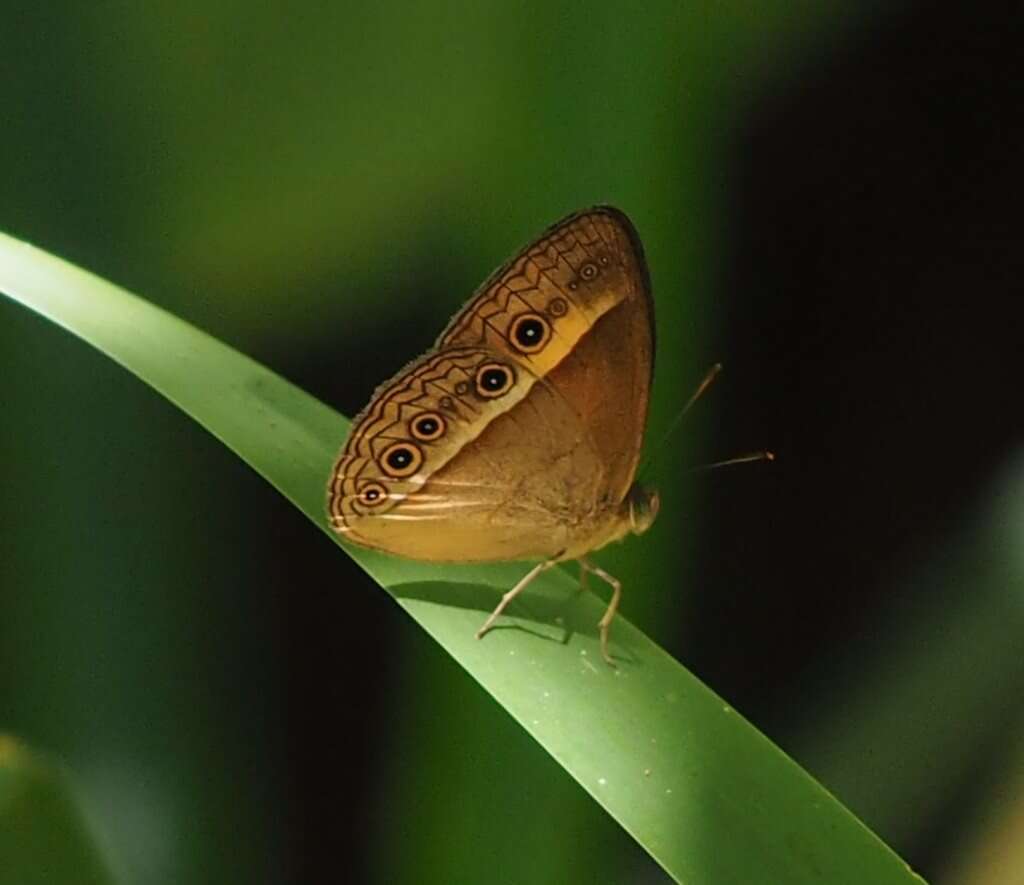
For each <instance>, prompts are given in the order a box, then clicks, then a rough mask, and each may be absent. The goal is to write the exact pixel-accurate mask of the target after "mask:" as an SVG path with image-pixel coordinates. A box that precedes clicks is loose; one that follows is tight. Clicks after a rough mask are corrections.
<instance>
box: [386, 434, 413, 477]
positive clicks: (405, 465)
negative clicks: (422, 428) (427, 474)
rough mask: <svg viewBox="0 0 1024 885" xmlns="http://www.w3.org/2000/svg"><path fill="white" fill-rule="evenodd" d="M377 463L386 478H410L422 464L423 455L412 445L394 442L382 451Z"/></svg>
mask: <svg viewBox="0 0 1024 885" xmlns="http://www.w3.org/2000/svg"><path fill="white" fill-rule="evenodd" d="M378 463H379V464H380V469H381V470H383V471H384V472H385V473H386V474H388V476H398V477H402V476H412V475H413V474H414V473H415V472H416V471H417V470H419V469H420V465H421V464H423V453H422V452H421V451H420V450H419V448H418V447H417V446H414V445H413V444H412V443H406V442H396V443H392V444H391V445H390V446H388V447H387V448H386V449H385V450H384V453H383V454H382V455H381V456H380V461H379V462H378Z"/></svg>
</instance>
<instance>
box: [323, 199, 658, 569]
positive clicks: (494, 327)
mask: <svg viewBox="0 0 1024 885" xmlns="http://www.w3.org/2000/svg"><path fill="white" fill-rule="evenodd" d="M653 339H654V329H653V306H652V302H651V296H650V286H649V282H648V277H647V269H646V265H645V263H644V259H643V253H642V250H641V247H640V244H639V240H638V238H637V236H636V233H635V231H634V229H633V226H632V224H631V223H630V222H629V220H628V219H627V218H626V216H625V215H623V214H622V213H621V212H619V211H618V210H615V209H611V208H607V207H598V208H595V209H590V210H586V211H584V212H580V213H577V214H575V215H572V216H570V217H568V218H566V219H564V220H563V221H561V222H559V223H558V224H556V225H555V226H554V227H552V228H551V229H550V230H549V231H547V232H546V233H545V234H544V235H542V236H541V238H540V239H538V240H537V241H536V242H535V243H533V244H531V245H530V246H528V247H527V248H526V249H524V250H523V251H522V252H520V253H519V254H518V255H517V256H515V257H514V258H513V259H512V260H511V261H510V262H509V263H508V264H506V265H505V266H504V267H502V268H500V269H499V270H498V271H496V272H495V273H494V274H493V275H492V276H491V278H490V279H489V280H488V281H487V283H485V284H484V286H482V287H481V288H480V290H478V292H477V294H476V295H475V296H474V297H473V298H472V299H471V300H470V302H469V304H467V305H466V307H465V308H463V310H462V311H460V313H459V314H457V315H456V317H455V318H454V319H453V320H452V322H451V323H450V324H449V326H448V328H447V329H446V330H445V331H444V333H443V334H442V335H441V337H440V338H439V339H438V341H437V345H436V349H435V350H434V351H431V352H430V353H428V354H426V355H425V356H423V357H421V358H420V359H419V360H416V361H415V362H413V363H412V364H410V365H409V366H407V367H406V368H405V369H403V370H402V371H401V372H399V373H398V375H396V376H395V378H393V379H392V380H391V381H389V382H387V383H386V384H384V385H382V386H381V387H380V388H379V389H378V390H377V391H376V393H375V394H374V396H373V398H372V400H371V402H370V405H369V406H368V407H367V408H366V410H365V411H364V412H363V413H362V414H361V415H360V416H358V417H357V419H356V421H355V422H354V423H353V427H352V431H351V433H350V436H349V439H348V441H347V443H346V445H345V448H344V450H343V451H342V453H341V456H340V457H339V459H338V461H337V463H336V465H335V469H334V473H333V474H332V478H331V483H330V486H329V488H328V510H329V515H330V519H331V523H332V526H333V528H334V529H335V530H336V531H338V532H339V533H341V534H343V535H344V536H346V537H348V538H349V539H350V540H353V541H355V542H357V543H360V544H363V545H364V546H369V547H374V548H376V549H380V550H385V551H388V552H391V553H397V554H399V555H402V556H408V557H412V558H416V559H423V560H435V561H437V560H441V561H443V560H458V561H486V560H503V559H532V558H551V557H555V556H559V555H560V554H561V553H563V552H565V551H566V550H567V549H573V550H576V549H581V544H582V547H586V546H587V542H586V539H587V538H589V537H591V536H594V537H598V536H600V535H601V531H602V529H603V527H604V526H606V524H607V522H608V518H609V515H610V514H612V513H614V512H616V511H617V510H618V505H619V504H621V502H622V500H623V498H624V497H625V495H626V492H627V491H628V489H629V487H630V485H631V484H632V481H633V474H634V473H635V471H636V465H637V461H638V459H639V453H640V445H641V442H642V439H643V428H644V422H645V420H646V414H647V401H648V396H649V391H650V383H651V373H652V370H653V366H652V359H653V352H654V340H653Z"/></svg>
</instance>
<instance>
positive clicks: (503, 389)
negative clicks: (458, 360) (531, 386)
mask: <svg viewBox="0 0 1024 885" xmlns="http://www.w3.org/2000/svg"><path fill="white" fill-rule="evenodd" d="M515 380H516V376H515V375H514V374H513V373H512V370H511V369H510V368H509V367H508V366H503V365H502V364H501V363H484V364H483V365H482V366H481V367H480V368H479V369H477V370H476V392H477V393H478V394H480V396H482V397H484V398H486V399H494V398H495V397H498V396H501V395H502V394H503V393H508V391H509V390H510V389H511V387H512V385H513V384H514V383H515Z"/></svg>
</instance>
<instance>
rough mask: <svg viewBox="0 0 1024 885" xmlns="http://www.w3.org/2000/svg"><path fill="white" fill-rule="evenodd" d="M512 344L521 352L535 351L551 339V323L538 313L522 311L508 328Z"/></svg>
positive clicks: (542, 347) (541, 348)
mask: <svg viewBox="0 0 1024 885" xmlns="http://www.w3.org/2000/svg"><path fill="white" fill-rule="evenodd" d="M509 338H510V339H511V341H512V346H513V347H515V349H516V350H519V351H522V352H523V353H537V352H538V351H540V350H543V349H544V345H546V344H547V343H548V341H549V340H550V339H551V324H550V323H549V322H548V321H547V320H546V319H544V317H542V316H541V315H540V314H538V313H524V314H522V315H521V316H518V317H516V318H515V320H514V321H513V323H512V328H511V329H509Z"/></svg>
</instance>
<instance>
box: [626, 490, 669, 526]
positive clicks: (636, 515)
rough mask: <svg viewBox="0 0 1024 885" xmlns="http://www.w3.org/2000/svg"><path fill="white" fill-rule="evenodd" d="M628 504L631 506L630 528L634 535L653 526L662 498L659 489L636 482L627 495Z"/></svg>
mask: <svg viewBox="0 0 1024 885" xmlns="http://www.w3.org/2000/svg"><path fill="white" fill-rule="evenodd" d="M626 504H627V505H628V506H629V527H630V529H631V530H632V532H633V534H634V535H642V534H643V533H644V532H646V531H647V530H648V529H649V528H650V527H651V524H652V523H653V522H654V519H655V517H656V516H657V515H658V508H659V507H660V506H661V498H660V496H659V495H658V492H657V490H655V489H645V488H644V487H643V486H642V485H640V483H638V482H635V483H633V485H632V487H631V488H630V490H629V493H628V494H627V495H626Z"/></svg>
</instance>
